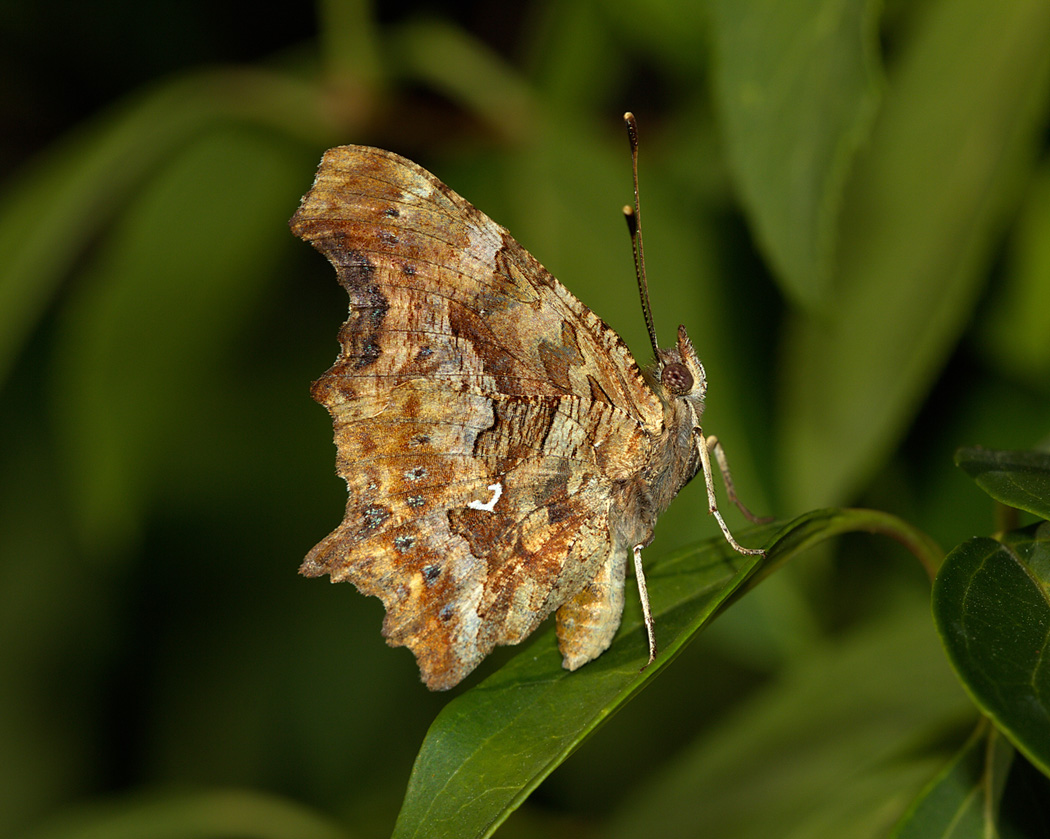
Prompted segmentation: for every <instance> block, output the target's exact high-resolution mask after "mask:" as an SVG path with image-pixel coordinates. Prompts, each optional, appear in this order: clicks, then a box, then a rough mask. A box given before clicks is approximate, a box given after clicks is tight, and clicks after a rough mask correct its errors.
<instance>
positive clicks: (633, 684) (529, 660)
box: [394, 510, 911, 839]
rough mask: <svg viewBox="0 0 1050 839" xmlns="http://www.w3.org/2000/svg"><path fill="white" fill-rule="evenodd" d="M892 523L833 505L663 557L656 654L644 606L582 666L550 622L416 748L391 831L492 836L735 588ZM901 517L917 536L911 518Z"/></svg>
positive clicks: (655, 574) (656, 580)
mask: <svg viewBox="0 0 1050 839" xmlns="http://www.w3.org/2000/svg"><path fill="white" fill-rule="evenodd" d="M893 524H894V523H893V522H892V521H891V517H887V516H885V514H881V513H874V512H871V511H866V510H825V511H820V512H817V513H811V514H809V515H806V516H802V517H800V518H799V519H796V520H795V521H794V522H792V523H790V524H789V525H787V526H786V527H784V528H783V529H782V530H781V531H780V532H779V533H777V536H776V539H775V540H774V542H773V543H772V545H771V546H770V548H769V550H768V553H767V555H766V556H765V557H761V558H758V559H756V558H755V557H744V556H741V555H739V554H736V553H735V552H733V551H732V550H731V549H730V548H729V547H728V546H727V545H726V544H725V542H724V540H722V539H718V540H714V541H712V542H710V543H707V544H705V545H704V546H703V547H702V548H701V549H699V550H697V549H694V550H690V551H686V552H682V553H678V554H675V555H672V556H670V557H667V558H665V559H663V560H660V561H658V562H654V563H653V565H652V568H651V570H649V571H648V572H647V574H646V577H647V580H648V584H649V593H650V599H651V602H652V604H653V615H654V619H655V621H656V631H657V638H658V642H659V644H660V654H659V656H658V657H657V659H656V661H655V662H654V663H653V664H652V665H650V666H649V667H647V668H646V669H644V670H642V669H641V668H642V667H643V665H644V664H645V662H646V658H647V647H646V643H645V637H644V632H642V631H641V622H640V616H639V614H638V610H637V609H633V610H629V611H628V612H627V613H626V614H625V616H624V621H623V625H622V626H621V628H620V632H619V633H618V634H617V637H616V639H615V640H614V642H613V645H612V646H611V647H610V648H609V650H608V651H606V652H605V653H603V654H602V655H601V656H600V657H599V658H598V659H597V660H595V661H593V662H591V663H590V664H588V665H587V666H585V667H583V668H581V669H580V670H578V671H576V672H575V673H568V672H567V671H565V670H563V669H561V666H560V664H561V662H560V659H559V655H558V652H557V650H556V649H555V644H554V641H553V633H551V632H549V631H548V632H546V633H545V634H544V635H543V636H542V637H541V639H540V640H538V641H537V642H535V643H533V644H531V645H530V646H529V647H528V648H527V649H526V650H525V651H524V652H522V653H521V654H519V655H517V656H516V657H515V658H514V659H512V660H511V661H510V663H509V664H507V665H506V666H505V667H503V668H502V669H501V670H500V671H499V672H498V673H496V674H495V675H494V676H492V677H490V678H488V679H486V680H485V681H484V682H482V683H481V684H480V685H478V686H477V687H476V688H474V689H473V690H471V691H468V692H467V693H465V694H463V695H461V696H459V697H457V698H456V699H455V700H453V701H452V702H450V703H449V704H448V705H447V706H446V707H445V708H444V709H443V710H442V712H441V714H440V715H439V716H438V718H437V719H436V720H435V721H434V724H433V725H432V726H431V728H430V731H429V732H428V734H427V738H426V740H425V741H424V743H423V746H422V749H421V750H420V753H419V756H418V758H417V759H416V765H415V767H414V769H413V771H412V778H411V780H410V781H409V786H408V791H407V793H406V796H405V802H404V804H403V806H402V810H401V814H400V816H399V818H398V823H397V828H396V830H395V834H394V835H395V836H397V837H402V838H404V837H418V836H426V837H434V838H435V839H436V838H437V837H443V836H449V837H457V839H465V837H474V836H478V837H481V836H490V835H491V834H492V831H494V830H495V829H496V827H498V826H499V825H500V824H501V823H502V822H503V821H504V820H505V819H506V818H507V816H508V815H509V814H510V813H511V812H513V811H514V810H515V809H516V808H517V807H518V806H519V805H520V804H521V803H522V801H524V800H525V798H526V797H527V796H528V795H529V794H530V793H531V792H532V791H533V790H534V789H535V788H536V787H537V786H538V785H539V783H540V782H541V781H542V780H543V779H544V778H546V777H547V776H548V775H549V774H550V773H551V772H552V771H553V770H554V769H555V768H556V767H557V766H558V765H559V764H560V763H562V762H563V761H564V760H565V759H566V758H567V757H568V756H569V755H570V754H571V753H572V752H573V751H575V749H577V748H578V747H579V745H580V744H581V743H582V742H583V740H585V739H586V738H588V737H589V736H591V735H592V734H593V733H594V731H595V730H596V729H597V728H598V727H599V726H600V725H601V724H603V723H604V722H605V721H606V720H608V718H609V717H610V716H611V715H612V714H613V713H614V712H615V711H616V710H617V709H618V708H619V707H620V706H622V705H623V704H624V703H625V702H627V701H628V700H629V699H630V698H631V697H632V696H633V695H634V694H635V693H637V692H638V691H639V690H641V689H642V687H644V686H645V684H646V683H647V682H648V681H649V680H651V679H652V678H654V677H655V676H656V674H657V673H659V672H660V671H661V670H662V669H663V668H664V667H667V666H668V665H669V664H670V663H671V662H672V661H673V660H674V659H675V657H676V656H677V655H678V654H679V653H680V652H681V651H682V649H683V648H684V646H685V644H686V643H688V641H690V640H691V639H692V638H693V637H694V636H695V635H696V634H697V633H698V632H700V630H701V629H702V628H703V627H704V626H705V625H706V624H707V623H708V622H709V621H710V620H711V619H713V618H714V616H715V615H716V614H717V613H718V612H719V610H720V609H722V608H723V607H724V606H725V605H726V604H727V603H728V602H729V601H730V600H731V599H732V598H733V597H734V596H735V595H737V594H738V593H740V592H742V591H744V590H746V588H747V587H748V586H750V585H753V584H754V583H756V582H757V581H758V580H759V579H761V577H763V576H765V575H767V574H768V573H770V572H771V571H772V570H773V569H775V568H776V567H778V566H779V565H781V564H783V563H784V562H786V561H787V560H788V559H790V558H791V557H793V556H795V555H796V554H798V553H799V552H801V551H802V550H804V549H806V548H808V547H811V546H812V545H814V544H817V543H819V542H821V541H823V540H825V539H828V538H831V537H833V536H836V535H840V534H842V533H844V532H848V531H853V530H871V529H877V530H882V531H884V532H891V529H892V528H893ZM896 524H897V529H898V531H899V535H900V536H901V538H902V539H904V540H908V539H909V538H910V531H911V529H910V528H908V527H907V525H905V524H904V523H903V522H897V523H896ZM772 532H773V530H772V528H768V527H767V528H766V529H764V530H762V531H761V533H767V534H768V533H772ZM745 540H747V537H746V536H745ZM748 541H751V542H754V541H758V538H756V535H755V534H752V535H751V539H750V540H748ZM745 543H746V542H745ZM481 791H484V792H481Z"/></svg>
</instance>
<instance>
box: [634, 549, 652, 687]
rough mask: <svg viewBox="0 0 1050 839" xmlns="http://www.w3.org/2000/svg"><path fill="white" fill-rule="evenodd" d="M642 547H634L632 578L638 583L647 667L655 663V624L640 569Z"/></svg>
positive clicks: (643, 576) (642, 572) (643, 572)
mask: <svg viewBox="0 0 1050 839" xmlns="http://www.w3.org/2000/svg"><path fill="white" fill-rule="evenodd" d="M643 547H644V546H643V545H635V546H634V578H635V579H636V580H637V581H638V597H639V598H641V601H642V617H643V618H644V619H645V634H646V636H648V638H649V660H648V661H647V662H646V663H645V666H646V667H648V666H649V665H650V664H652V663H653V662H654V661H656V623H655V622H654V621H653V612H652V609H650V608H649V589H648V588H646V585H645V571H644V569H643V568H642V548H643Z"/></svg>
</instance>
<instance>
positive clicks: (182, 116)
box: [0, 70, 334, 383]
mask: <svg viewBox="0 0 1050 839" xmlns="http://www.w3.org/2000/svg"><path fill="white" fill-rule="evenodd" d="M224 121H242V122H244V123H248V124H254V125H257V126H259V125H263V126H266V127H267V128H276V129H277V130H278V131H279V132H281V133H285V134H291V135H294V136H297V137H306V138H308V139H309V140H310V141H311V142H314V143H316V142H317V138H318V137H319V136H326V137H330V136H332V135H333V134H334V130H333V125H332V119H331V117H330V116H329V115H328V114H327V113H326V112H325V111H324V101H323V99H322V97H321V96H320V95H319V93H318V89H317V88H315V87H312V86H310V85H308V84H304V83H301V82H298V81H295V80H293V79H291V78H288V77H284V76H280V75H277V74H275V73H270V72H265V71H259V70H221V71H214V72H198V73H194V74H187V75H185V76H182V77H180V78H178V79H176V80H174V81H172V82H170V83H168V84H165V85H162V86H160V87H157V88H152V89H150V90H149V91H148V92H146V93H144V94H142V95H139V96H135V97H131V98H129V99H128V100H127V101H126V102H124V103H122V105H121V107H119V108H115V109H113V110H112V111H109V112H106V113H104V114H103V115H102V116H101V117H99V118H98V119H96V120H95V121H93V122H92V123H90V124H88V125H87V126H84V127H82V128H80V129H79V130H77V131H76V132H74V133H73V134H71V135H70V136H69V137H67V138H66V139H65V140H64V141H63V142H62V143H60V144H58V145H57V146H55V147H53V148H51V149H49V150H48V151H47V153H46V154H45V155H43V156H42V157H41V158H40V159H39V160H38V161H36V162H35V165H33V166H32V167H30V168H29V169H27V170H26V171H25V172H23V173H22V174H21V177H20V178H19V179H18V181H17V182H16V183H15V185H14V186H12V187H11V188H9V189H8V190H6V191H5V193H4V195H3V196H2V198H0V264H2V265H3V266H4V270H3V271H0V383H2V382H3V381H4V379H5V378H6V376H7V374H8V372H9V370H10V368H11V366H12V365H13V363H14V361H15V358H16V356H17V353H18V352H19V350H20V349H21V347H22V344H23V342H24V341H25V340H26V338H27V337H28V336H29V335H30V334H31V333H32V330H33V329H34V327H35V326H36V324H37V323H38V321H39V319H40V318H41V317H42V315H43V313H44V312H45V311H46V310H47V307H48V306H49V305H50V304H51V302H52V300H53V299H54V297H55V296H56V295H57V294H58V293H59V291H60V290H61V288H62V282H63V280H64V279H66V277H67V274H68V272H69V271H70V270H71V269H72V268H73V266H74V265H75V264H76V262H77V260H78V259H80V258H81V257H82V255H83V254H84V252H85V251H86V250H87V249H88V247H89V245H91V244H92V243H93V241H94V240H95V239H96V238H98V237H99V236H100V234H101V233H102V232H103V231H104V230H105V229H106V228H107V226H108V225H109V224H111V223H112V222H113V220H114V218H115V217H116V216H117V214H118V213H119V211H120V209H121V208H122V207H123V206H124V205H125V204H126V203H127V202H129V201H130V200H131V199H132V197H133V196H134V195H135V194H136V192H137V191H138V190H139V189H140V188H141V187H142V185H143V183H144V182H145V181H147V180H148V179H149V178H150V177H152V176H153V175H154V174H155V173H156V172H157V171H158V170H159V169H162V168H163V166H164V164H165V162H166V161H167V160H169V159H170V157H171V156H172V155H173V154H175V153H176V152H177V151H178V150H180V149H181V148H183V147H184V146H185V145H186V144H188V143H189V142H190V141H191V140H192V139H193V138H195V137H197V136H199V135H200V134H201V133H203V132H204V131H206V130H207V129H208V128H211V127H215V126H216V125H217V124H221V123H223V122H224Z"/></svg>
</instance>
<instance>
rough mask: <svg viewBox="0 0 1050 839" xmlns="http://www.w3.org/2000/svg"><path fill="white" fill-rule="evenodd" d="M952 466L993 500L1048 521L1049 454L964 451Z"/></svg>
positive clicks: (973, 449) (1049, 505)
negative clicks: (970, 479) (962, 472)
mask: <svg viewBox="0 0 1050 839" xmlns="http://www.w3.org/2000/svg"><path fill="white" fill-rule="evenodd" d="M955 465H956V466H959V467H960V468H961V469H962V470H963V471H964V472H965V473H966V474H967V475H969V476H970V477H971V478H973V479H974V480H975V481H976V482H977V485H978V486H979V487H980V488H981V489H983V490H984V491H985V492H987V493H988V494H989V495H990V496H992V498H994V499H995V500H996V501H999V502H1001V503H1002V504H1006V505H1007V506H1008V507H1016V508H1017V509H1018V510H1027V511H1028V512H1029V513H1034V514H1035V515H1037V516H1039V517H1040V518H1044V519H1050V454H1046V453H1044V452H1037V451H1020V452H1007V451H997V450H993V449H980V448H967V449H959V451H958V452H956V453H955Z"/></svg>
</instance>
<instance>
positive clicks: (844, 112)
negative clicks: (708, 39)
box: [712, 0, 879, 308]
mask: <svg viewBox="0 0 1050 839" xmlns="http://www.w3.org/2000/svg"><path fill="white" fill-rule="evenodd" d="M878 7H879V4H878V3H875V2H872V0H845V2H843V0H804V2H795V3H782V2H779V0H758V2H754V1H753V0H752V2H747V3H741V2H739V0H719V2H716V3H713V4H712V9H713V12H714V14H713V18H714V26H713V34H714V42H715V48H716V59H717V61H716V64H715V67H716V71H717V72H716V75H715V79H716V86H715V93H716V101H717V103H718V105H719V107H720V111H721V115H722V122H723V126H724V129H725V134H726V151H727V153H728V155H729V160H730V163H731V165H732V168H733V172H734V175H735V178H736V182H737V184H738V186H739V189H740V193H741V199H742V201H743V203H744V206H745V207H746V208H747V211H748V215H749V217H750V219H751V224H752V227H753V228H754V231H755V234H756V236H757V238H758V241H759V242H760V243H761V245H762V247H763V250H764V251H765V254H766V257H767V258H768V260H769V262H770V264H771V266H772V267H773V268H774V270H775V272H776V273H777V275H778V276H779V278H780V280H781V283H782V285H783V288H784V290H785V291H786V292H787V293H788V294H789V295H790V296H792V297H794V298H795V299H796V300H797V301H799V302H800V303H802V304H803V305H804V306H806V307H809V308H820V304H821V303H822V302H823V300H824V298H825V296H826V294H827V291H828V283H829V282H830V280H831V276H832V256H833V251H834V242H835V227H836V222H837V217H838V212H839V209H840V206H841V199H842V188H843V184H844V182H845V177H846V173H847V171H848V168H849V165H850V163H851V162H852V160H853V155H854V153H855V152H856V150H857V148H858V146H859V145H860V143H861V141H862V140H863V139H864V137H865V136H866V135H867V132H868V129H869V127H870V125H871V120H872V117H873V116H874V114H875V107H876V104H877V102H878V78H879V67H878V58H877V51H878V48H877V43H876V32H877V26H878V20H877V15H876V10H877V8H878Z"/></svg>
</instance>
